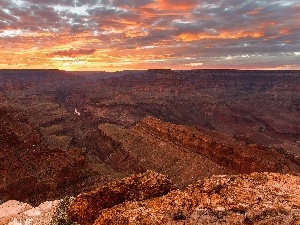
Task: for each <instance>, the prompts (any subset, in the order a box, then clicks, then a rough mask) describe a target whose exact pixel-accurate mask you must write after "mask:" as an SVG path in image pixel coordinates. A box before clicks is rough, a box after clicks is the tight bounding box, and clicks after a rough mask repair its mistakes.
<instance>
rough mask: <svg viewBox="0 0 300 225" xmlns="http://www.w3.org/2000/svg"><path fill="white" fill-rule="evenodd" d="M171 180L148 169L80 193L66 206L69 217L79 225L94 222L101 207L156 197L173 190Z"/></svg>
mask: <svg viewBox="0 0 300 225" xmlns="http://www.w3.org/2000/svg"><path fill="white" fill-rule="evenodd" d="M172 188H173V185H172V183H171V181H170V180H169V179H168V178H167V177H166V176H164V175H161V174H157V173H155V172H152V171H147V172H146V173H143V174H137V175H132V176H130V177H127V178H124V179H121V180H118V181H115V182H112V183H109V184H108V185H105V186H103V187H100V188H98V189H96V190H95V191H92V192H88V193H83V194H80V195H79V196H77V197H76V198H75V200H74V201H73V202H72V203H71V205H70V206H69V208H68V210H67V213H68V216H69V218H70V220H72V221H74V222H78V223H79V224H81V225H87V224H93V221H94V220H95V219H96V218H97V217H98V215H99V213H100V212H101V210H103V209H105V208H111V207H113V206H115V205H117V204H120V203H123V202H125V201H141V200H144V199H149V198H154V197H159V196H162V195H165V194H167V193H168V192H169V191H170V190H172Z"/></svg>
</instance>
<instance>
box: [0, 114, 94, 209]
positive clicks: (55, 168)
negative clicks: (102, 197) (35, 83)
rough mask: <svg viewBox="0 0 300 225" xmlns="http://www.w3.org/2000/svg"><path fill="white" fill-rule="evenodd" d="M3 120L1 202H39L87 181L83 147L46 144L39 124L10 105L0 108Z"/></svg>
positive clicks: (0, 115) (0, 141) (1, 132)
mask: <svg viewBox="0 0 300 225" xmlns="http://www.w3.org/2000/svg"><path fill="white" fill-rule="evenodd" d="M0 124H1V127H0V148H1V151H0V159H1V164H0V172H1V176H0V202H1V203H2V202H4V201H7V200H10V199H16V200H19V201H24V202H27V203H31V204H39V203H40V202H41V201H45V200H46V199H53V198H57V197H60V196H62V195H64V194H66V193H68V192H70V193H72V192H73V193H76V188H75V187H76V186H78V187H80V186H81V185H83V182H84V181H85V180H86V179H87V177H88V175H89V174H90V172H89V170H88V166H87V164H86V161H85V158H84V156H83V154H82V152H81V150H79V149H70V150H69V151H63V150H60V149H48V148H45V147H42V146H41V145H40V139H39V135H38V133H37V131H36V129H35V127H34V126H32V125H30V124H28V123H26V122H25V121H22V118H19V117H18V115H17V113H16V112H13V111H9V110H7V109H0ZM77 193H78V192H77Z"/></svg>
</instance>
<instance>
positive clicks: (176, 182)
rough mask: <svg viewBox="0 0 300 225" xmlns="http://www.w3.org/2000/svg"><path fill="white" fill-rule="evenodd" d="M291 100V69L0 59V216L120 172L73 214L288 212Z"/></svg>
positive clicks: (294, 217)
mask: <svg viewBox="0 0 300 225" xmlns="http://www.w3.org/2000/svg"><path fill="white" fill-rule="evenodd" d="M299 112H300V72H299V71H239V70H190V71H170V70H149V71H127V72H122V73H99V74H97V73H94V74H90V75H89V74H85V75H84V76H81V75H76V74H71V73H69V72H65V71H59V70H1V71H0V124H1V126H0V149H1V151H0V160H1V164H0V174H1V176H0V224H11V225H12V224H20V223H21V224H25V223H26V224H40V223H41V222H37V221H42V220H43V219H40V218H46V217H47V218H48V219H44V221H48V222H49V221H52V222H51V223H52V224H55V223H56V224H59V223H58V222H57V221H56V222H55V221H54V220H53V219H51V218H52V217H53V216H54V214H55V211H56V209H58V208H61V207H62V205H63V203H65V202H66V201H67V200H66V199H72V201H73V200H74V199H73V197H76V196H78V195H79V196H82V195H84V194H83V193H90V192H93V193H94V192H95V190H99V188H100V189H101V187H102V189H103V188H104V187H107V188H108V189H109V190H112V191H111V192H105V193H106V195H107V196H115V195H114V194H115V192H116V191H114V190H118V191H120V190H121V189H122V187H123V188H125V187H126V184H127V182H129V181H130V179H133V181H130V182H131V183H130V182H129V183H130V185H131V186H130V188H129V189H132V188H133V187H138V189H134V188H133V190H136V192H135V194H133V193H130V191H129V189H128V190H127V189H126V188H125V189H124V190H123V192H120V193H119V194H120V195H118V197H117V199H118V200H117V201H116V204H115V205H107V206H101V207H100V208H96V209H93V210H94V211H97V213H96V214H97V216H95V215H94V214H93V215H94V216H91V218H92V217H93V218H94V220H91V218H90V220H88V222H86V220H84V219H82V220H80V223H81V224H85V223H86V224H234V223H235V224H293V223H294V224H298V223H300V222H299V208H300V206H299V201H298V200H297V198H296V197H295V196H297V195H298V194H299V193H297V191H298V188H297V187H299V185H300V183H299V172H300V120H299V118H300V114H299ZM149 171H152V172H149ZM142 174H146V175H145V176H146V178H147V176H149V177H150V178H149V177H148V178H149V180H152V181H153V183H147V182H146V184H147V185H148V186H149V185H150V186H151V185H152V186H151V187H152V188H153V190H160V188H159V187H160V185H161V183H159V182H158V183H157V182H155V181H159V180H161V179H162V180H163V181H164V182H167V183H168V182H169V183H168V184H171V183H172V185H171V186H170V185H169V186H168V185H167V186H168V188H166V189H164V190H163V191H160V192H159V191H158V193H156V194H153V193H152V194H150V195H149V196H148V197H146V196H147V194H145V193H146V192H147V190H148V189H147V188H149V187H148V186H147V185H146V186H143V185H142V184H141V185H140V186H139V180H140V179H142V180H143V176H144V175H142ZM132 177H133V178H132ZM157 177H159V179H157ZM146 178H145V179H146ZM148 178H147V179H148ZM147 179H146V180H147ZM122 181H123V183H122ZM114 182H115V183H114ZM118 182H119V183H118ZM142 183H143V182H142ZM112 184H113V185H115V186H113V188H111V185H112ZM122 185H123V186H122ZM124 185H125V186H124ZM157 185H158V186H157ZM208 186H210V187H211V190H210V189H209V188H208ZM164 188H165V187H164ZM208 189H209V190H208ZM126 190H127V191H126ZM244 192H245V193H247V194H244V195H242V194H241V193H244ZM138 193H140V195H139V194H138ZM193 193H196V194H193ZM135 195H137V196H139V197H136V196H135ZM71 196H73V197H71ZM91 196H93V195H91ZM124 196H127V197H124ZM128 196H129V197H128ZM130 196H132V198H131V197H130ZM141 196H142V197H141ZM93 198H95V199H97V198H96V197H92V199H93ZM108 198H109V197H108ZM111 198H114V197H111ZM76 199H77V198H75V200H74V202H75V203H76ZM229 199H231V200H232V201H231V200H229ZM259 199H261V200H259ZM72 201H71V200H70V201H69V202H68V204H67V205H69V204H71V205H70V206H65V208H64V210H65V211H66V212H65V213H66V214H65V215H67V211H68V210H69V215H68V216H69V217H70V218H73V217H74V218H75V217H76V216H73V217H72V215H71V213H70V210H71V207H72V203H70V202H72ZM99 201H100V202H101V201H102V200H101V199H100V200H99ZM172 202H175V203H174V205H172V204H173V203H172ZM75 203H74V204H75ZM102 203H103V201H102ZM97 204H98V203H97ZM97 204H96V203H95V204H94V205H97ZM99 204H100V203H99ZM100 205H101V204H100ZM159 205H162V206H165V207H162V208H160V206H159ZM238 205H239V206H238ZM79 206H80V204H79ZM68 207H69V209H67V208H68ZM243 207H244V208H243ZM12 208H13V210H10V211H9V210H8V209H12ZM79 208H80V207H79ZM92 208H93V207H92ZM18 210H19V211H18ZM93 210H92V211H93ZM13 212H18V215H15V216H9V215H13V214H14V213H13ZM200 214H201V216H200ZM26 215H27V216H26ZM30 215H31V217H30ZM45 215H47V216H45ZM109 215H115V216H109ZM116 215H118V216H116ZM39 216H40V218H39ZM96 217H97V218H96ZM272 218H274V220H272ZM74 220H76V219H74ZM18 221H19V222H18ZM20 221H21V222H20ZM22 221H23V222H22ZM26 221H27V222H26ZM66 221H67V220H66V219H65V224H68V223H71V222H70V221H69V222H66ZM137 221H138V222H137ZM287 221H289V222H287ZM45 224H46V223H45Z"/></svg>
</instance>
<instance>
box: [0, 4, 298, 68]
mask: <svg viewBox="0 0 300 225" xmlns="http://www.w3.org/2000/svg"><path fill="white" fill-rule="evenodd" d="M0 7H1V11H0V46H1V53H0V68H2V69H9V68H49V69H51V68H53V69H54V68H58V69H63V70H110V71H116V70H124V69H148V68H172V69H193V68H199V69H201V68H238V69H255V68H262V69H263V68H285V69H300V66H299V61H300V54H297V52H298V53H299V52H300V47H299V46H300V45H299V40H298V39H297V37H299V36H300V31H299V29H298V24H299V17H298V14H297V11H299V10H300V6H299V4H297V1H296V0H295V1H289V4H287V3H286V2H285V1H275V2H268V3H266V2H261V1H250V0H245V1H243V2H240V3H235V2H234V1H227V2H226V3H225V2H223V1H221V0H220V1H219V0H218V1H214V2H213V3H211V2H209V1H201V2H199V1H195V0H190V1H180V0H176V1H170V0H142V1H139V2H137V1H133V0H128V1H118V0H111V1H107V0H91V1H90V2H88V3H87V2H86V1H83V0H77V1H68V2H62V3H58V4H54V3H51V2H48V3H45V2H44V1H39V0H22V1H21V0H13V1H9V0H3V1H1V3H0Z"/></svg>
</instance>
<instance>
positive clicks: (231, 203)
mask: <svg viewBox="0 0 300 225" xmlns="http://www.w3.org/2000/svg"><path fill="white" fill-rule="evenodd" d="M299 186H300V176H297V175H288V174H278V173H251V174H248V175H224V176H220V175H218V176H212V177H211V178H209V179H204V180H199V181H198V182H196V183H195V184H193V185H190V186H188V187H187V188H186V189H185V190H175V189H174V187H173V185H172V183H171V181H170V180H169V179H168V178H167V177H166V176H164V175H161V174H158V173H155V172H152V171H147V172H146V173H143V174H136V175H133V176H131V177H127V178H124V179H121V180H118V181H115V182H112V183H109V184H107V185H105V186H102V187H100V188H98V189H96V190H94V191H92V192H89V193H82V194H80V195H79V196H77V197H76V198H75V199H74V200H72V202H71V204H69V202H70V201H69V202H68V201H66V200H63V201H61V202H59V201H54V202H46V203H43V204H41V205H40V206H38V207H36V208H33V207H31V206H30V205H28V204H25V203H20V202H16V201H8V202H6V203H4V204H2V205H0V212H1V213H0V224H1V225H2V224H3V225H4V224H10V225H14V224H18V225H20V224H27V225H30V224H51V225H54V224H76V223H75V222H78V223H79V224H81V225H89V224H94V225H100V224H106V225H109V224H114V225H117V224H122V225H125V224H295V225H296V224H300V198H299V196H300V189H299ZM62 202H65V205H63V206H62V204H61V203H62ZM66 202H68V204H66ZM55 208H56V212H55V210H54V209H55ZM49 215H51V216H52V218H51V216H49ZM70 219H72V221H73V222H71V221H70Z"/></svg>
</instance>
